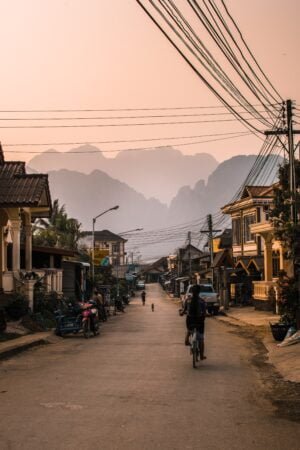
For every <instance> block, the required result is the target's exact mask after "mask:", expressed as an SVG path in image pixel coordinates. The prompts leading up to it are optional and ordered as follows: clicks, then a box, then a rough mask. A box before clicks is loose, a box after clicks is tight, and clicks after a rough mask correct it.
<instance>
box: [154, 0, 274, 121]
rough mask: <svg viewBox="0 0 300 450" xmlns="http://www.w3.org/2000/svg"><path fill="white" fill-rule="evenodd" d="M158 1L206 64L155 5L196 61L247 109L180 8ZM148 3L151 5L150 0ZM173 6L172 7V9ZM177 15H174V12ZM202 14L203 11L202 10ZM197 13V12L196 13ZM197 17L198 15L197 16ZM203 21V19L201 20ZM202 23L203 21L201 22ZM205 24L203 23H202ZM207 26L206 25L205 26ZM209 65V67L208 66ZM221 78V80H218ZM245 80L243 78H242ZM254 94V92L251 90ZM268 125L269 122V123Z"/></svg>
mask: <svg viewBox="0 0 300 450" xmlns="http://www.w3.org/2000/svg"><path fill="white" fill-rule="evenodd" d="M158 1H159V3H160V4H161V5H162V6H163V8H164V9H165V11H166V12H167V13H168V14H169V15H170V17H171V19H172V20H173V21H174V22H175V23H176V25H177V26H178V27H179V28H180V29H181V31H182V32H183V33H184V34H185V36H186V38H187V39H188V40H189V41H190V42H191V44H192V45H193V47H194V48H195V50H196V52H197V53H200V55H201V57H202V58H203V59H205V61H206V63H207V64H208V65H206V64H204V63H203V61H201V60H200V59H199V57H198V55H197V54H196V53H195V52H194V51H193V50H192V49H191V47H190V46H189V45H187V44H186V42H185V41H184V40H183V39H182V37H181V36H180V35H179V34H178V32H176V30H175V28H174V27H173V26H172V25H171V24H170V22H169V21H168V20H167V19H166V18H165V16H164V15H162V13H161V12H160V11H159V9H158V8H157V7H155V8H156V9H157V11H158V12H159V13H160V14H161V15H162V16H163V18H164V19H165V21H166V22H167V23H168V25H169V26H170V27H171V29H172V30H173V31H174V32H175V33H176V35H177V36H178V37H179V38H180V39H181V40H182V42H183V43H184V44H185V45H186V47H187V48H188V49H189V50H190V51H191V52H192V54H193V55H194V56H195V57H196V58H197V59H198V61H199V62H200V63H201V65H202V66H203V67H204V68H205V69H206V70H207V71H208V72H209V74H210V75H211V76H212V77H213V78H214V79H215V80H216V81H218V83H219V84H220V85H221V87H222V88H223V89H225V91H226V92H227V93H229V95H230V96H231V97H233V96H234V98H235V99H236V100H237V101H238V102H239V103H240V104H241V102H242V103H243V105H244V107H245V108H246V109H247V108H248V105H247V103H248V102H247V100H246V98H245V97H244V96H243V94H242V93H241V91H240V90H238V88H237V86H236V85H235V84H233V82H232V81H231V79H230V78H229V77H228V76H227V74H226V73H225V71H224V70H223V69H222V67H221V66H220V64H218V62H217V61H216V60H215V58H214V57H213V55H212V54H211V52H209V50H208V49H207V48H206V47H205V45H204V44H203V41H202V40H201V39H200V38H199V37H198V35H197V34H196V33H195V31H194V30H193V28H192V27H191V25H190V24H189V22H188V21H187V20H186V19H185V17H184V16H183V14H182V13H181V12H180V10H179V9H178V8H177V7H176V5H175V4H174V2H173V1H172V0H169V3H170V4H171V5H172V6H169V5H166V1H165V0H158ZM150 3H151V4H152V5H153V2H152V0H150ZM189 4H190V6H191V7H192V8H193V6H192V5H191V3H190V2H189ZM172 8H173V9H172ZM193 9H194V8H193ZM174 11H175V12H176V14H177V15H178V16H179V18H178V17H176V16H175V13H174ZM195 13H196V14H197V11H195ZM202 14H203V12H202ZM197 15H198V14H197ZM198 17H199V16H198ZM199 18H200V20H201V21H202V19H201V17H199ZM183 22H184V24H185V26H186V27H188V29H189V30H190V32H191V33H192V34H193V36H194V37H195V39H196V40H197V42H198V43H197V42H196V41H195V40H194V39H193V38H192V36H191V35H190V33H189V32H188V31H187V30H186V29H185V27H184V26H183ZM202 23H203V21H202ZM203 24H204V23H203ZM204 25H205V24H204ZM205 26H206V25H205ZM206 28H207V27H206ZM207 30H208V31H209V29H208V28H207ZM216 43H217V44H218V42H217V41H216ZM208 66H210V68H209V67H208ZM220 80H221V82H220ZM244 81H245V80H244ZM253 93H254V94H255V92H253ZM248 112H249V113H250V114H251V113H252V115H253V112H255V113H256V114H257V113H258V111H257V110H255V111H251V110H250V111H249V110H248ZM258 116H260V117H256V118H257V120H260V121H261V120H262V116H261V115H260V114H258ZM269 125H270V124H269Z"/></svg>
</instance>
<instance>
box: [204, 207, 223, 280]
mask: <svg viewBox="0 0 300 450" xmlns="http://www.w3.org/2000/svg"><path fill="white" fill-rule="evenodd" d="M207 228H208V229H207V230H201V231H200V233H204V234H207V236H208V242H209V252H210V266H211V281H212V285H214V268H213V262H214V246H213V237H214V233H220V232H221V231H222V230H214V229H213V228H214V227H213V220H212V215H211V214H208V216H207Z"/></svg>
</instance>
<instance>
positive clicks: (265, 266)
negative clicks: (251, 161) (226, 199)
mask: <svg viewBox="0 0 300 450" xmlns="http://www.w3.org/2000/svg"><path fill="white" fill-rule="evenodd" d="M274 186H275V185H272V186H246V187H245V188H244V190H243V192H242V193H241V195H240V197H239V198H238V199H237V200H235V201H234V202H231V203H229V204H228V205H225V206H224V207H223V208H222V212H223V213H224V214H230V216H231V219H232V256H233V259H234V267H235V269H236V274H235V275H236V280H238V281H241V283H232V289H231V293H232V295H233V296H234V295H236V290H237V287H238V285H239V284H240V285H241V286H242V288H243V292H244V294H245V295H249V286H251V293H250V294H252V297H253V300H254V303H255V306H256V307H257V308H261V309H269V308H270V307H271V306H272V307H273V305H270V304H269V291H270V288H271V287H272V288H274V289H275V291H276V280H277V277H278V273H279V271H280V270H286V271H287V272H288V273H290V270H291V267H290V263H289V262H288V261H287V260H286V259H285V258H284V249H283V247H282V244H281V242H279V241H278V240H276V238H275V234H274V228H273V226H272V224H271V222H270V220H269V211H270V208H271V207H272V204H273V197H274ZM236 280H235V281H236ZM247 290H248V291H247Z"/></svg>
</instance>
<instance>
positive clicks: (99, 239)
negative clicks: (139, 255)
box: [80, 230, 127, 266]
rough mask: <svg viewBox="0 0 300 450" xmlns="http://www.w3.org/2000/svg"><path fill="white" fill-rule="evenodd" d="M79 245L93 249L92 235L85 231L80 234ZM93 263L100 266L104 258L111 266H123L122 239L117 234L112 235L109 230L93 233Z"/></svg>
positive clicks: (123, 245) (124, 253)
mask: <svg viewBox="0 0 300 450" xmlns="http://www.w3.org/2000/svg"><path fill="white" fill-rule="evenodd" d="M82 236H83V237H82V238H81V240H80V245H81V246H85V247H86V248H87V249H90V250H92V248H93V233H92V232H91V231H86V232H83V233H82ZM94 236H95V250H94V252H95V258H94V259H95V262H96V264H97V263H98V264H101V260H103V259H104V258H108V259H109V263H110V264H111V265H112V266H124V265H125V263H126V252H125V243H126V242H127V239H124V238H123V237H122V236H119V235H118V234H115V233H112V232H111V231H109V230H102V231H95V233H94Z"/></svg>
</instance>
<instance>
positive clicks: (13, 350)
mask: <svg viewBox="0 0 300 450" xmlns="http://www.w3.org/2000/svg"><path fill="white" fill-rule="evenodd" d="M47 344H50V342H49V341H48V340H47V339H46V338H38V339H36V340H33V341H32V342H27V343H24V344H20V343H19V344H17V343H16V344H14V345H13V344H12V345H11V347H9V348H7V349H4V350H0V360H6V359H9V358H10V357H11V356H15V355H18V354H20V353H23V352H25V351H27V350H29V349H31V348H34V347H38V346H42V345H47Z"/></svg>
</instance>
